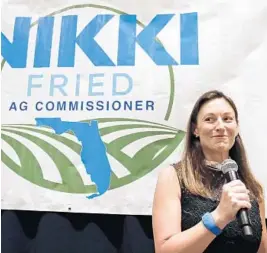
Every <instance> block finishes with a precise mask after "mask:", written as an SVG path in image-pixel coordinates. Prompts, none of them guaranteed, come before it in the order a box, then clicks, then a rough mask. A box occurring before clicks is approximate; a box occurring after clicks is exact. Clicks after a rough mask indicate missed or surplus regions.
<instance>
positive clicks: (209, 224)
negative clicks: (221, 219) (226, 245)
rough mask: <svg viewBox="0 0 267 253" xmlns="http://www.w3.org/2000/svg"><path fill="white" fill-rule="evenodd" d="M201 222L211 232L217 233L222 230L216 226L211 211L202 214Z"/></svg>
mask: <svg viewBox="0 0 267 253" xmlns="http://www.w3.org/2000/svg"><path fill="white" fill-rule="evenodd" d="M202 222H203V224H204V226H205V227H206V228H207V229H208V230H209V231H210V232H212V233H213V234H215V235H219V234H220V233H221V232H222V230H221V229H220V228H218V227H217V225H216V223H215V221H214V219H213V217H212V215H211V213H205V214H204V215H203V216H202Z"/></svg>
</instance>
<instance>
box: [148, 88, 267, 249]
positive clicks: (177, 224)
mask: <svg viewBox="0 0 267 253" xmlns="http://www.w3.org/2000/svg"><path fill="white" fill-rule="evenodd" d="M228 158H231V159H232V160H234V161H235V162H236V163H237V165H238V168H239V169H238V174H239V178H240V180H234V181H232V182H229V183H226V182H225V178H224V175H223V173H222V172H221V171H220V170H219V169H218V168H219V166H218V165H220V164H221V163H222V162H223V161H225V160H226V159H228ZM241 208H247V209H248V212H249V217H250V219H251V225H252V228H253V239H252V240H251V241H248V240H246V239H245V238H244V237H243V234H242V230H241V229H240V227H239V225H238V221H237V219H236V214H237V212H238V211H239V210H240V209H241ZM204 214H205V216H204ZM264 216H265V210H264V198H263V190H262V187H261V186H260V184H259V183H258V182H257V181H256V179H255V178H254V176H253V175H252V173H251V171H250V169H249V166H248V162H247V158H246V154H245V149H244V146H243V143H242V140H241V137H240V135H239V125H238V112H237V109H236V106H235V104H234V102H233V101H232V100H231V99H230V98H229V97H227V96H226V95H224V94H223V93H222V92H219V91H210V92H207V93H205V94H204V95H202V96H201V97H200V98H199V99H198V101H197V102H196V104H195V106H194V108H193V111H192V113H191V116H190V119H189V124H188V127H187V137H186V146H185V151H184V155H183V158H182V160H181V161H180V162H179V163H178V164H176V165H174V166H170V167H169V168H166V169H164V170H162V171H161V172H160V174H159V178H158V182H157V186H156V190H155V196H154V203H153V215H152V218H153V233H154V242H155V249H156V253H200V252H205V253H219V252H224V253H238V252H242V253H246V252H247V253H254V252H255V253H256V252H259V253H267V233H266V224H265V217H264ZM206 218H208V221H207V219H206Z"/></svg>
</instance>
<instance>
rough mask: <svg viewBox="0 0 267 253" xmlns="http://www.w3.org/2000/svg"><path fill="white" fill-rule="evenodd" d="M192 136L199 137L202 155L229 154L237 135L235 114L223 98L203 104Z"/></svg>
mask: <svg viewBox="0 0 267 253" xmlns="http://www.w3.org/2000/svg"><path fill="white" fill-rule="evenodd" d="M194 134H195V135H196V136H197V137H199V140H200V144H201V146H202V149H203V151H204V153H207V152H220V153H226V154H227V155H228V154H229V150H230V149H231V148H232V146H233V145H234V142H235V137H236V136H237V135H238V124H237V120H236V118H235V112H234V110H233V108H232V107H231V105H230V104H229V103H228V102H227V101H226V100H225V99H224V98H216V99H213V100H211V101H209V102H207V103H205V104H204V105H203V106H202V107H201V109H200V111H199V113H198V116H197V125H196V128H195V131H194Z"/></svg>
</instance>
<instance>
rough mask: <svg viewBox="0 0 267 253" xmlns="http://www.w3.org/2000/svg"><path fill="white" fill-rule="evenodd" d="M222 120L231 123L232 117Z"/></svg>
mask: <svg viewBox="0 0 267 253" xmlns="http://www.w3.org/2000/svg"><path fill="white" fill-rule="evenodd" d="M224 120H225V121H226V122H231V121H233V117H225V118H224Z"/></svg>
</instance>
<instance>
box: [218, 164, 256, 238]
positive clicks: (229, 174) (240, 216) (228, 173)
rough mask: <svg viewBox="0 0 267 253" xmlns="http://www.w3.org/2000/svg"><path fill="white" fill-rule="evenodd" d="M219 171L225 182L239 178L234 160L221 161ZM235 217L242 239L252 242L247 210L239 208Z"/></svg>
mask: <svg viewBox="0 0 267 253" xmlns="http://www.w3.org/2000/svg"><path fill="white" fill-rule="evenodd" d="M221 170H222V172H223V174H224V175H225V177H226V180H227V182H230V181H233V180H237V179H239V176H238V173H237V170H238V165H237V163H236V162H235V161H234V160H232V159H226V160H225V161H223V163H222V164H221ZM236 217H237V220H238V224H239V227H240V228H241V229H242V233H243V235H244V237H245V238H246V239H247V240H252V239H253V230H252V226H251V222H250V220H249V215H248V210H247V208H241V209H240V210H239V211H238V212H237V215H236Z"/></svg>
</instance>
